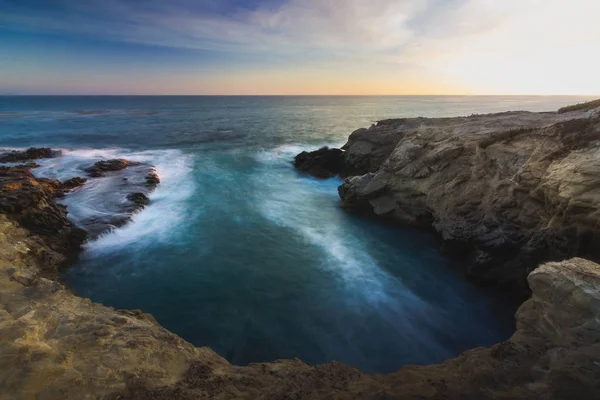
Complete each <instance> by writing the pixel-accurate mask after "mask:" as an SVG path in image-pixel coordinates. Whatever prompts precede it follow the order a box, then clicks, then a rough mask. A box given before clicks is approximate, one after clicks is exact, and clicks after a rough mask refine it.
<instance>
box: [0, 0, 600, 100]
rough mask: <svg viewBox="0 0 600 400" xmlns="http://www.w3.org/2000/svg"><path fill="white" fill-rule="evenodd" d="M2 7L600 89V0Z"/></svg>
mask: <svg viewBox="0 0 600 400" xmlns="http://www.w3.org/2000/svg"><path fill="white" fill-rule="evenodd" d="M32 1H33V2H34V3H37V6H36V5H35V4H34V3H31V2H32ZM48 4H51V5H52V6H51V7H49V6H48ZM0 9H1V10H2V11H1V12H0V29H1V28H2V27H3V28H4V29H12V30H21V31H30V32H31V31H33V32H37V33H42V34H43V33H58V34H64V35H75V36H78V37H85V38H91V39H94V40H101V41H110V42H122V43H130V44H137V45H144V46H161V47H169V48H178V49H187V50H190V51H194V50H202V51H210V52H214V53H215V54H217V55H218V54H221V55H223V56H224V57H229V58H232V57H233V58H235V57H238V58H239V57H242V56H244V55H246V56H247V57H252V58H253V59H254V60H259V61H260V60H261V59H264V60H265V64H268V63H269V62H273V60H281V61H282V62H287V63H288V64H290V65H293V66H294V67H296V68H298V67H299V66H302V65H304V66H309V65H310V66H315V65H328V66H332V65H335V66H336V67H337V68H344V69H348V70H351V69H352V68H354V69H356V68H357V65H361V66H362V67H361V68H363V69H362V71H364V70H365V69H364V68H366V67H365V66H368V72H369V73H376V71H377V68H379V67H377V66H381V68H383V69H381V70H380V72H381V73H382V74H383V73H385V74H387V75H388V76H390V77H394V79H396V80H398V79H399V78H398V77H397V76H399V75H400V74H402V73H403V72H404V73H407V71H408V70H409V69H411V70H415V69H419V70H420V72H419V74H420V77H421V78H422V79H424V80H426V75H427V74H429V76H431V77H435V78H436V79H438V80H440V79H445V80H446V82H454V83H456V82H458V83H459V84H460V86H461V87H464V88H465V91H467V92H468V91H472V92H478V91H480V88H482V87H486V88H487V89H486V90H493V91H496V92H498V91H502V90H503V89H504V88H506V91H507V92H511V91H512V92H515V91H517V90H516V89H515V88H517V87H519V88H521V90H522V91H523V92H532V91H535V90H541V89H544V88H542V87H541V86H542V85H541V80H540V79H541V78H540V77H541V76H543V77H544V79H546V80H548V79H549V78H550V77H551V76H552V74H563V76H562V78H561V82H562V83H561V85H559V86H560V88H559V89H560V91H561V92H564V91H565V90H567V89H568V88H569V87H571V88H573V89H572V90H573V91H577V92H580V93H583V92H589V91H593V90H597V91H598V92H600V83H598V84H595V85H596V87H595V88H594V83H593V82H590V81H591V78H586V79H584V77H582V76H581V74H573V72H574V71H576V70H579V71H582V70H583V71H585V72H586V73H587V72H590V73H591V72H592V71H597V70H600V56H598V55H597V52H595V51H594V50H593V48H594V47H595V45H597V43H598V42H600V24H598V23H597V21H596V18H597V16H598V15H600V2H596V1H592V0H571V1H570V2H564V0H505V1H497V0H246V1H241V0H225V1H218V0H196V1H193V0H171V1H169V2H166V1H159V0H148V1H144V2H138V1H131V0H89V1H85V2H82V1H77V0H56V1H53V2H45V1H41V2H40V1H39V0H38V2H35V1H34V0H19V1H16V0H15V1H7V0H4V1H3V0H0ZM393 68H397V72H398V73H397V74H394V72H393ZM503 73H504V75H503ZM346 75H350V73H347V74H346ZM486 80H487V81H492V82H495V84H494V85H490V84H489V82H486ZM511 81H512V82H513V83H514V84H511ZM398 82H399V81H398ZM398 82H396V83H398ZM403 82H404V83H405V84H406V79H404V81H403ZM517 83H518V85H517ZM559 86H556V85H555V87H557V88H558V87H559ZM546 90H548V91H550V92H552V91H557V90H553V89H549V88H546Z"/></svg>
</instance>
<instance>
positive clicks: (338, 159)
mask: <svg viewBox="0 0 600 400" xmlns="http://www.w3.org/2000/svg"><path fill="white" fill-rule="evenodd" d="M294 167H296V168H297V169H299V170H301V171H304V172H306V173H308V174H310V175H312V176H315V177H317V178H321V179H326V178H331V177H334V176H336V175H339V174H341V173H342V171H343V168H344V152H343V151H342V150H340V149H330V148H328V147H322V148H320V149H319V150H315V151H311V152H306V151H303V152H302V153H300V154H298V155H297V156H296V157H295V158H294Z"/></svg>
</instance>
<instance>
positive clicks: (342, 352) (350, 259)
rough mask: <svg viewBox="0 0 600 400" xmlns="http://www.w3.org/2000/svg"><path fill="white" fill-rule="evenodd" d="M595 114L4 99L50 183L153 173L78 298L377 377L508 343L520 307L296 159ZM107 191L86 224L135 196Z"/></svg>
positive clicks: (478, 105) (428, 237)
mask: <svg viewBox="0 0 600 400" xmlns="http://www.w3.org/2000/svg"><path fill="white" fill-rule="evenodd" d="M586 100H589V98H586V97H564V96H563V97H533V96H532V97H521V96H512V97H511V96H502V97H494V96H489V97H469V96H456V97H454V96H439V97H436V96H418V97H413V96H402V97H351V96H350V97H310V96H305V97H294V96H289V97H278V96H273V97H270V96H265V97H251V96H249V97H242V96H240V97H229V96H223V97H218V96H215V97H210V96H122V97H118V96H97V97H96V96H56V97H53V96H20V97H12V96H3V97H0V146H1V147H4V148H24V147H29V146H37V147H40V146H50V147H53V148H57V149H63V156H62V157H59V158H54V159H49V160H41V161H40V164H41V167H40V168H38V169H36V170H34V173H36V174H37V175H39V176H47V177H52V178H58V179H63V180H64V179H69V178H71V177H74V176H85V173H84V172H83V169H84V168H86V167H89V166H90V165H92V164H93V163H94V162H96V161H98V160H101V159H109V158H127V159H130V160H137V161H145V162H149V163H152V164H153V165H155V166H156V168H157V170H158V173H159V175H160V177H161V180H162V183H161V184H160V185H159V186H158V188H157V190H156V191H154V192H153V193H152V194H151V195H150V200H151V203H150V205H149V206H148V207H147V208H146V209H144V210H143V211H141V212H140V213H138V214H136V215H135V216H134V218H133V221H132V222H131V223H129V224H128V225H125V226H124V227H122V228H119V229H116V230H114V231H113V232H110V233H107V234H104V235H102V236H101V237H99V238H98V239H97V240H94V241H91V242H89V243H87V244H86V246H85V250H84V252H83V254H82V256H81V258H80V259H79V261H78V262H77V263H76V264H75V265H73V266H72V267H71V268H69V269H67V270H65V272H64V274H63V279H64V281H65V283H66V284H67V285H68V286H69V287H70V288H71V289H72V290H73V291H74V292H75V293H77V294H78V295H80V296H83V297H89V298H91V299H92V300H94V301H97V302H101V303H103V304H105V305H109V306H113V307H117V308H128V309H141V310H143V311H145V312H148V313H151V314H152V315H153V316H154V317H155V318H156V319H157V320H158V321H159V322H160V323H161V324H162V325H163V326H165V327H166V328H167V329H169V330H171V331H173V332H174V333H176V334H178V335H180V336H181V337H183V338H184V339H186V340H188V341H190V342H192V343H193V344H195V345H198V346H208V347H210V348H212V349H214V350H215V351H216V352H218V353H219V354H221V355H222V356H224V357H226V358H227V359H228V360H229V361H231V362H232V363H234V364H239V365H244V364H248V363H252V362H261V361H272V360H276V359H280V358H290V357H299V358H301V359H302V360H303V361H305V362H307V363H309V364H319V363H325V362H329V361H332V360H337V361H340V362H344V363H347V364H351V365H354V366H357V367H359V368H361V369H362V370H363V371H365V372H369V373H375V372H377V373H383V372H392V371H394V370H397V369H398V368H399V367H401V366H403V365H406V364H431V363H438V362H441V361H444V360H445V359H447V358H450V357H454V356H456V355H458V354H459V353H461V352H462V351H464V350H466V349H469V348H472V347H476V346H487V345H491V344H493V343H496V342H498V341H501V340H504V339H507V338H508V337H509V336H510V334H511V332H512V331H513V324H514V321H513V319H512V314H513V313H514V311H515V310H514V307H512V306H510V305H507V304H505V301H504V300H503V299H501V298H498V297H496V296H495V295H493V294H491V293H488V292H487V291H486V290H484V289H481V288H478V287H475V286H473V285H472V284H470V283H468V282H466V281H465V279H464V278H463V277H462V276H461V274H460V273H459V272H458V269H457V268H455V265H453V261H451V260H449V259H447V258H445V257H444V256H442V255H441V254H440V253H439V252H438V250H437V246H438V244H437V242H436V240H435V238H434V237H433V235H432V234H431V233H429V232H425V231H415V230H413V229H408V228H401V227H393V226H388V225H385V224H381V223H378V222H377V221H375V220H372V219H369V218H364V217H360V216H357V215H353V214H350V213H348V212H345V211H343V210H341V209H340V207H339V198H338V195H337V186H338V185H340V184H341V180H339V179H336V178H332V179H328V180H317V179H314V178H311V177H308V176H305V175H302V174H300V173H298V172H297V171H295V170H294V168H293V166H292V164H291V162H292V160H293V157H294V156H295V155H296V154H297V153H299V152H301V151H302V150H311V149H317V148H319V147H321V146H323V145H329V146H340V145H342V144H343V143H344V142H345V140H346V138H347V137H348V135H349V134H350V133H351V132H352V131H353V130H355V129H357V128H360V127H367V126H369V125H370V124H372V123H374V122H376V121H377V120H380V119H385V118H396V117H415V116H426V117H439V116H456V115H470V114H474V113H488V112H498V111H508V110H518V109H526V110H531V111H555V110H556V109H558V108H559V107H561V106H564V105H568V104H573V103H577V102H580V101H586ZM107 182H108V181H103V178H99V179H95V180H90V181H88V183H86V185H84V186H83V187H82V188H81V189H79V190H77V191H75V192H74V193H72V194H71V195H69V196H67V197H66V198H65V199H64V200H62V202H63V203H64V204H66V205H67V207H68V211H69V215H70V217H71V219H72V220H73V221H74V222H75V223H77V222H78V221H82V220H83V219H85V218H89V217H90V216H94V215H103V214H106V213H110V212H112V211H111V210H110V209H108V208H106V207H104V204H106V203H108V202H110V201H112V202H114V201H120V200H121V199H120V198H115V197H116V196H122V194H121V193H120V192H119V191H118V190H114V188H111V187H110V185H109V184H108V183H107Z"/></svg>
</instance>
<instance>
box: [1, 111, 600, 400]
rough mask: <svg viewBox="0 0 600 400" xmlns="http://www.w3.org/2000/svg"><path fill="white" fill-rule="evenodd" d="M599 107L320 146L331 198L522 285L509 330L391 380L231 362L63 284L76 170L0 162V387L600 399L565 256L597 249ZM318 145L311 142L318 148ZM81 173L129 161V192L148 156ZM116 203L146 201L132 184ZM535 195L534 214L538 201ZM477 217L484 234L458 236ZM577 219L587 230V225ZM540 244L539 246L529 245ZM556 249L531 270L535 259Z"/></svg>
mask: <svg viewBox="0 0 600 400" xmlns="http://www.w3.org/2000/svg"><path fill="white" fill-rule="evenodd" d="M599 119H600V112H599V110H598V109H593V110H578V111H574V112H566V113H564V114H560V115H558V114H554V113H538V114H534V113H503V114H493V115H487V116H472V117H467V118H449V119H435V120H428V119H409V120H391V121H382V122H380V123H378V124H377V125H376V126H374V127H371V128H370V129H367V130H359V131H357V132H355V133H353V134H352V135H351V137H350V139H349V142H348V144H346V146H344V149H343V152H340V151H339V150H338V151H337V152H336V154H337V155H334V157H333V158H330V157H328V156H327V157H325V158H326V159H328V161H327V163H326V166H327V168H329V167H330V166H331V165H334V166H335V167H336V168H338V167H339V166H340V164H339V155H340V154H342V155H343V162H344V164H343V166H342V169H341V170H339V171H336V172H331V171H330V172H329V173H327V174H324V173H322V171H321V172H318V173H316V175H320V176H321V177H325V176H331V175H332V174H333V175H335V174H341V175H343V176H347V177H348V178H347V180H346V181H345V182H344V184H343V185H342V187H341V188H340V195H341V197H342V204H343V206H344V207H346V208H348V209H352V210H357V211H360V212H368V213H374V214H376V215H379V216H380V217H381V218H387V219H393V220H394V221H397V222H400V223H410V224H413V225H420V226H425V225H427V224H428V225H429V226H431V225H433V227H434V228H435V229H436V230H438V231H439V232H440V235H441V236H442V237H443V239H444V240H445V242H446V244H447V247H449V245H454V244H456V245H457V248H460V249H461V253H464V254H462V255H463V257H465V259H466V261H465V265H467V267H466V270H467V271H468V272H469V273H471V274H474V275H475V276H477V277H481V278H480V280H481V281H483V282H486V283H491V284H494V285H500V286H502V285H504V286H505V287H509V288H512V289H513V290H522V291H523V292H526V290H525V289H524V287H525V282H527V283H528V285H529V287H530V288H531V292H530V293H531V297H530V298H529V300H527V301H526V302H525V303H524V304H523V305H522V306H521V307H520V308H519V310H518V311H517V314H516V320H517V329H516V332H515V334H514V335H513V336H512V337H511V338H510V339H509V340H507V341H506V342H503V343H499V344H497V345H495V346H493V347H491V348H477V349H472V350H469V351H467V352H465V353H463V354H462V355H460V356H459V357H457V358H455V359H451V360H448V361H446V362H444V363H442V364H439V365H429V366H406V367H404V368H401V369H400V370H399V371H398V372H396V373H393V374H389V375H366V374H363V373H362V372H360V371H359V370H358V369H356V368H353V367H350V366H346V365H343V364H340V363H337V362H332V363H329V364H324V365H318V366H309V365H306V364H304V363H303V362H302V361H300V360H297V359H295V360H279V361H275V362H271V363H259V364H251V365H249V366H232V365H230V364H229V363H228V362H227V361H226V360H225V359H223V358H222V357H220V356H218V355H217V354H216V353H214V352H213V351H211V350H210V349H207V348H196V347H194V346H192V345H191V344H189V343H187V342H185V341H184V340H183V339H181V338H179V337H178V336H176V335H174V334H172V333H170V332H168V331H167V330H165V329H164V328H162V327H161V326H160V325H159V324H158V323H157V322H156V321H155V320H154V318H152V316H150V315H148V314H145V313H143V312H142V311H139V310H137V311H128V310H115V309H113V308H110V307H105V306H103V305H101V304H97V303H93V302H91V301H90V300H89V299H83V298H80V297H78V296H76V295H74V294H73V293H72V292H70V291H69V290H68V289H66V288H65V287H64V286H63V285H62V284H61V283H60V282H59V280H58V271H59V269H60V268H61V267H64V266H66V265H68V264H69V262H70V261H71V260H72V259H73V257H76V255H77V254H78V252H79V249H80V247H81V245H82V243H83V242H84V240H85V239H86V233H85V231H83V230H82V229H80V228H78V227H76V226H74V225H73V224H72V222H70V221H69V220H68V218H67V213H66V211H67V210H65V207H62V206H60V205H59V204H58V203H57V202H56V198H57V196H61V195H63V194H64V193H65V190H74V191H77V190H79V189H77V186H78V185H79V183H81V184H85V182H83V178H81V180H75V181H73V182H70V183H68V184H67V182H64V183H61V182H58V181H52V180H49V179H42V178H36V177H35V176H34V175H33V174H32V173H31V171H30V168H32V165H34V164H32V165H29V166H28V165H21V166H4V167H0V238H1V239H0V398H2V399H4V398H6V399H94V398H104V399H198V398H206V399H540V398H544V399H587V398H590V399H591V398H595V397H598V396H599V394H600V365H599V364H598V360H600V321H599V320H598V318H597V315H599V312H600V266H599V265H597V264H595V263H594V262H591V261H588V260H584V259H582V258H573V259H569V260H564V258H565V257H568V256H570V255H585V256H590V257H592V258H593V257H595V253H594V251H595V250H596V248H597V246H595V244H596V240H597V239H596V237H595V236H594V233H595V226H594V225H593V224H594V223H595V221H596V220H595V218H596V216H597V214H598V213H597V208H594V207H597V201H596V200H597V199H598V197H595V195H596V190H600V189H598V188H600V185H595V184H594V182H598V177H599V176H600V174H598V172H597V171H598V169H596V170H594V166H595V165H596V162H597V161H596V160H595V159H594V156H595V155H597V153H595V152H596V151H598V148H599V147H598V140H599V139H600V136H599V137H596V134H597V133H598V132H599V124H600V121H599ZM28 152H30V153H35V154H37V153H36V152H35V151H33V152H31V151H28ZM25 153H27V152H25ZM44 153H45V154H47V155H50V156H52V157H55V156H58V154H56V153H54V152H52V153H48V152H47V151H46V150H44ZM327 153H329V149H326V150H323V149H321V150H320V153H319V154H318V155H319V157H322V156H323V155H325V154H327ZM11 157H12V159H14V160H15V161H5V162H19V163H22V162H31V161H28V160H32V159H34V157H31V158H29V159H26V158H25V157H27V155H24V156H19V155H17V154H12V155H11ZM17 159H18V160H17ZM336 159H337V160H338V161H335V160H336ZM596 159H600V158H598V157H596ZM332 160H333V161H332ZM306 162H310V167H306V168H303V170H305V171H307V172H310V173H314V170H315V168H317V169H318V168H320V167H319V165H322V163H321V164H320V162H319V160H318V159H317V160H315V158H314V157H313V156H311V154H310V153H307V154H305V155H304V156H303V159H301V160H299V162H298V164H304V163H306ZM299 166H300V165H299ZM121 167H122V168H121ZM90 168H92V169H93V171H92V170H91V169H90V172H88V174H89V176H88V179H95V178H96V177H95V176H94V175H101V174H109V175H110V174H118V173H119V171H122V170H123V169H125V168H134V169H135V168H140V171H145V172H143V174H142V175H141V176H142V177H143V179H142V178H140V179H139V182H138V180H136V182H133V183H132V184H133V185H134V186H132V188H135V189H132V193H141V192H138V191H137V188H139V187H140V186H139V185H140V184H144V185H149V186H147V190H152V189H153V188H154V187H155V186H156V185H157V184H158V181H159V178H158V175H156V172H155V171H154V172H152V171H153V169H152V168H151V166H147V165H145V166H144V165H135V163H131V162H129V161H127V160H107V161H105V162H101V164H96V165H94V166H90ZM147 171H149V172H147ZM146 172H147V173H146ZM117 176H118V175H115V176H114V177H117ZM508 177H511V179H509V178H508ZM104 178H106V177H103V178H102V179H104ZM140 182H142V183H140ZM143 182H145V183H143ZM511 182H512V183H511ZM124 184H127V182H125V183H124ZM533 189H535V190H533ZM453 193H454V194H455V195H454V196H451V194H453ZM141 194H143V195H144V196H146V194H144V193H141ZM553 196H554V197H553ZM595 199H596V200H595ZM509 200H510V201H512V202H514V204H513V203H510V201H509ZM129 201H131V202H139V205H140V206H143V205H145V204H147V197H142V196H139V195H135V196H132V198H131V199H129ZM540 204H542V205H543V206H542V205H540ZM461 207H462V208H461ZM545 208H548V212H547V213H544V214H542V215H539V216H538V215H537V214H536V213H539V212H541V211H542V210H543V209H545ZM517 211H518V212H517ZM551 213H554V215H553V218H552V219H551V220H546V218H548V215H549V214H551ZM557 213H558V214H557ZM476 220H477V221H479V224H481V225H482V226H483V227H484V228H485V229H484V230H483V231H479V230H475V231H474V232H472V233H469V229H473V227H474V226H475V225H474V221H476ZM492 222H493V223H492ZM520 223H523V225H522V226H519V225H518V224H520ZM542 223H545V225H543V226H542V225H541V224H542ZM494 224H495V225H494ZM511 224H512V225H511ZM105 226H108V227H109V229H110V224H107V225H105ZM542 227H543V228H544V229H543V230H542V234H541V235H536V234H535V232H537V231H536V229H537V230H538V231H539V230H540V229H541V228H542ZM509 228H512V230H511V229H509ZM573 228H576V229H575V233H574V234H572V233H570V232H571V231H572V230H573ZM590 230H591V232H592V236H591V237H590V235H589V234H587V233H585V232H589V231H590ZM500 231H501V232H502V234H498V233H497V232H500ZM506 232H508V233H506ZM557 232H558V233H557ZM444 235H446V236H444ZM527 235H530V236H529V237H527ZM557 235H558V236H557ZM561 235H562V236H561ZM482 237H484V238H486V240H482V239H481V238H482ZM517 239H518V240H517ZM533 239H535V240H533ZM508 240H510V242H507V241H508ZM560 240H566V242H565V243H567V244H569V245H571V244H573V243H575V244H578V247H576V249H577V251H572V252H570V251H565V248H564V247H560V246H558V245H557V244H556V243H559V244H560V243H562V242H561V241H560ZM584 242H585V243H584ZM540 243H541V245H540ZM550 245H552V246H554V247H552V248H550V247H549V246H550ZM584 248H585V251H583V250H582V249H584ZM569 249H570V248H568V247H567V250H569ZM546 251H552V253H551V256H550V257H547V256H543V254H542V256H540V253H543V252H546ZM554 252H555V253H554ZM522 254H525V256H523V255H522ZM473 257H474V258H473ZM503 257H505V258H503ZM561 257H562V259H563V261H559V262H548V263H545V264H543V265H542V266H541V267H539V268H537V269H535V270H533V269H534V266H537V265H533V263H536V262H538V261H544V260H545V259H546V258H547V259H561ZM477 260H480V263H479V264H477V263H475V264H473V261H477ZM481 260H483V261H485V262H483V261H481ZM523 260H526V261H523ZM473 265H476V266H477V267H476V268H475V267H473ZM532 270H533V272H531V271H532ZM527 275H528V278H527V280H525V278H524V277H525V276H527ZM521 280H524V281H525V282H521Z"/></svg>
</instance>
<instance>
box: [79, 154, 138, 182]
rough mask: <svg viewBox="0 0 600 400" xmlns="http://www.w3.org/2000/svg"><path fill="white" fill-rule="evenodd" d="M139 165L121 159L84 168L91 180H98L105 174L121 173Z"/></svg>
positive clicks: (100, 162) (99, 162)
mask: <svg viewBox="0 0 600 400" xmlns="http://www.w3.org/2000/svg"><path fill="white" fill-rule="evenodd" d="M140 164H141V163H139V162H136V161H129V160H125V159H122V158H118V159H113V160H106V161H98V162H97V163H95V164H94V165H93V166H91V167H89V168H86V169H85V172H87V173H88V175H89V176H90V177H92V178H99V177H102V176H104V175H105V174H106V172H112V171H121V170H123V169H125V168H127V167H130V166H135V165H140Z"/></svg>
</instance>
